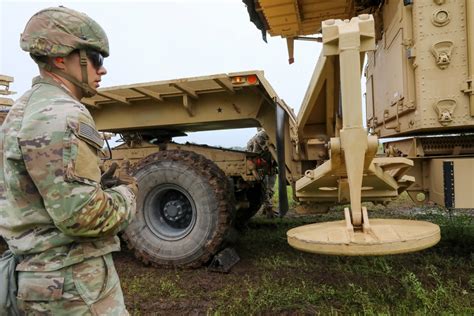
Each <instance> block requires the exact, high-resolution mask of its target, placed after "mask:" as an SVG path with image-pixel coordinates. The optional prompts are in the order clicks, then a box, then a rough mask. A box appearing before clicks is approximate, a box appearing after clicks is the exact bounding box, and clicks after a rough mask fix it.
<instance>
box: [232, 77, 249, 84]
mask: <svg viewBox="0 0 474 316" xmlns="http://www.w3.org/2000/svg"><path fill="white" fill-rule="evenodd" d="M246 81H247V80H246V78H245V77H240V76H239V77H232V83H233V84H243V83H245V82H246Z"/></svg>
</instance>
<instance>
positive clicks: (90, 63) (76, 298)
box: [0, 7, 137, 315]
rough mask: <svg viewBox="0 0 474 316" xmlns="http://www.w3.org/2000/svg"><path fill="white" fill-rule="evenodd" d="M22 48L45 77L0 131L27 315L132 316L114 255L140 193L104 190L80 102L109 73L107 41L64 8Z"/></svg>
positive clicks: (6, 220)
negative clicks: (114, 261)
mask: <svg viewBox="0 0 474 316" xmlns="http://www.w3.org/2000/svg"><path fill="white" fill-rule="evenodd" d="M20 45H21V48H22V49H23V50H25V51H27V52H29V53H30V55H31V57H32V58H33V60H34V61H35V62H36V63H37V64H38V66H39V71H40V76H39V77H36V78H34V80H33V86H32V88H31V89H30V90H29V91H27V92H26V93H25V94H24V95H23V96H22V97H21V98H20V99H18V100H17V101H16V102H15V104H14V105H13V106H12V108H11V110H10V112H9V114H8V116H7V118H6V120H5V122H4V124H3V126H2V129H1V133H0V146H2V147H3V152H1V154H0V155H1V159H0V164H1V165H0V188H1V190H0V199H1V203H2V204H1V205H0V235H2V237H3V238H4V239H5V241H6V242H7V244H8V247H9V249H10V251H11V252H13V254H14V255H16V257H17V258H18V261H19V262H18V264H17V266H16V270H17V272H18V307H19V310H20V313H21V314H27V315H30V314H34V315H37V314H41V315H43V314H46V315H63V314H69V315H91V314H92V315H127V314H128V312H127V310H126V308H125V304H124V300H123V294H122V289H121V286H120V282H119V278H118V275H117V272H116V271H115V268H114V264H113V260H112V255H111V252H113V251H118V250H119V249H120V243H119V240H118V238H117V236H116V234H117V233H118V232H119V231H121V230H122V229H124V228H125V227H126V226H127V225H128V224H129V222H130V221H131V220H132V218H133V216H134V214H135V207H136V202H135V200H136V194H137V185H136V182H135V179H134V178H133V177H130V176H128V175H126V174H123V175H122V176H121V177H120V181H119V183H121V185H117V186H115V187H112V188H108V189H107V188H102V187H101V173H100V170H99V158H98V152H99V151H100V150H101V149H102V145H103V140H102V138H101V137H100V134H99V133H98V132H97V130H96V128H95V124H94V121H93V119H92V117H91V115H90V113H89V111H88V110H87V109H86V108H85V107H84V105H82V104H81V103H80V102H79V100H80V99H81V98H82V97H86V96H87V97H89V96H92V95H94V94H95V93H96V91H95V89H96V88H98V86H99V82H100V80H101V77H102V76H103V75H105V74H106V73H107V71H106V69H105V68H104V66H103V58H104V57H107V56H108V55H109V45H108V40H107V36H106V34H105V32H104V31H103V29H102V28H101V27H100V26H99V25H98V24H97V23H96V22H95V21H94V20H92V19H91V18H89V17H88V16H87V15H85V14H83V13H79V12H77V11H74V10H71V9H67V8H64V7H57V8H48V9H45V10H42V11H40V12H38V13H36V14H35V15H34V16H33V17H32V18H31V19H30V20H29V22H28V23H27V25H26V28H25V30H24V32H23V34H22V35H21V41H20ZM2 286H4V285H3V284H2Z"/></svg>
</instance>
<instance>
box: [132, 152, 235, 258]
mask: <svg viewBox="0 0 474 316" xmlns="http://www.w3.org/2000/svg"><path fill="white" fill-rule="evenodd" d="M135 170H136V172H135V177H136V178H137V181H138V186H139V194H138V199H137V215H136V218H135V220H134V221H133V222H132V223H131V224H130V225H129V227H128V228H127V229H126V230H125V231H124V234H123V238H124V239H125V241H126V242H127V244H128V246H129V248H131V249H133V250H134V253H135V256H136V257H137V258H139V259H140V260H141V261H143V262H144V263H146V264H152V265H155V266H163V265H165V266H189V267H197V266H200V265H202V264H203V263H206V262H207V261H208V260H209V259H210V257H211V256H212V255H213V254H215V253H216V252H217V251H218V250H220V248H221V246H222V244H223V242H224V238H225V237H226V234H227V232H228V231H229V228H230V227H231V221H232V214H233V212H232V208H233V204H232V203H231V201H232V196H231V195H230V193H231V192H230V185H229V181H228V179H227V177H226V176H225V174H224V172H223V171H222V170H221V169H219V167H217V166H216V165H215V164H214V163H213V162H212V161H210V160H208V159H206V158H205V157H203V156H201V155H198V154H196V153H193V152H188V151H181V150H169V151H160V152H158V153H155V154H152V155H150V156H148V157H146V158H145V159H143V160H142V161H141V162H140V163H139V164H138V166H137V168H136V169H135Z"/></svg>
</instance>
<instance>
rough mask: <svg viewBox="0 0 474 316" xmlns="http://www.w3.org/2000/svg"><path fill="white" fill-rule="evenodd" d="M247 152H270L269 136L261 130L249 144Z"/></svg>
mask: <svg viewBox="0 0 474 316" xmlns="http://www.w3.org/2000/svg"><path fill="white" fill-rule="evenodd" d="M247 151H250V152H252V153H259V154H260V153H263V152H266V151H268V135H267V133H266V132H265V131H263V130H261V131H259V132H258V133H257V134H255V135H254V136H253V137H252V138H250V140H249V141H248V142H247Z"/></svg>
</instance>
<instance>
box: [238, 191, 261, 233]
mask: <svg viewBox="0 0 474 316" xmlns="http://www.w3.org/2000/svg"><path fill="white" fill-rule="evenodd" d="M243 194H245V199H246V200H247V201H248V203H249V207H247V208H244V209H240V210H238V211H237V213H236V216H235V222H236V224H237V225H243V224H245V223H247V222H248V221H249V220H250V219H251V218H252V217H253V216H254V215H255V214H257V212H258V210H260V207H261V206H262V204H263V199H264V195H265V191H264V188H263V185H262V183H255V185H254V186H253V187H251V188H248V189H246V190H245V192H243Z"/></svg>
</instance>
